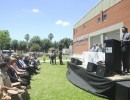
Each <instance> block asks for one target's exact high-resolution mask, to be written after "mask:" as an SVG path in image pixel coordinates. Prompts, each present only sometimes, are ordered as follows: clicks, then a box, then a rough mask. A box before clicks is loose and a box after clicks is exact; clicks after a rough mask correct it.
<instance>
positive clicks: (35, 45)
mask: <svg viewBox="0 0 130 100" xmlns="http://www.w3.org/2000/svg"><path fill="white" fill-rule="evenodd" d="M40 50H41V46H40V45H39V44H37V43H34V44H33V45H32V46H31V51H40Z"/></svg>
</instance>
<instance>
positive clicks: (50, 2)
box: [0, 0, 100, 41]
mask: <svg viewBox="0 0 130 100" xmlns="http://www.w3.org/2000/svg"><path fill="white" fill-rule="evenodd" d="M99 1H100V0H0V30H9V32H10V36H11V38H12V39H17V40H24V36H25V34H29V35H30V37H33V36H40V38H41V39H44V38H47V37H48V34H49V33H52V34H53V35H54V38H53V41H59V40H60V39H63V38H65V37H67V38H72V37H73V26H74V24H75V23H76V22H77V21H78V20H79V19H81V18H82V17H83V16H84V15H85V14H86V13H87V12H88V11H89V10H90V9H92V7H94V6H95V5H96V4H97V3H98V2H99Z"/></svg>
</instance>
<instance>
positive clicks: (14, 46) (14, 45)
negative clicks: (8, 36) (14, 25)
mask: <svg viewBox="0 0 130 100" xmlns="http://www.w3.org/2000/svg"><path fill="white" fill-rule="evenodd" d="M11 47H12V49H14V51H15V52H16V50H17V49H18V40H12V41H11Z"/></svg>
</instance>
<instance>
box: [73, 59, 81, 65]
mask: <svg viewBox="0 0 130 100" xmlns="http://www.w3.org/2000/svg"><path fill="white" fill-rule="evenodd" d="M74 64H75V65H82V61H80V60H78V59H75V58H74Z"/></svg>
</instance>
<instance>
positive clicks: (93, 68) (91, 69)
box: [87, 62, 97, 72]
mask: <svg viewBox="0 0 130 100" xmlns="http://www.w3.org/2000/svg"><path fill="white" fill-rule="evenodd" d="M96 70H97V65H96V64H94V63H91V62H88V65H87V71H89V72H96Z"/></svg>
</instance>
